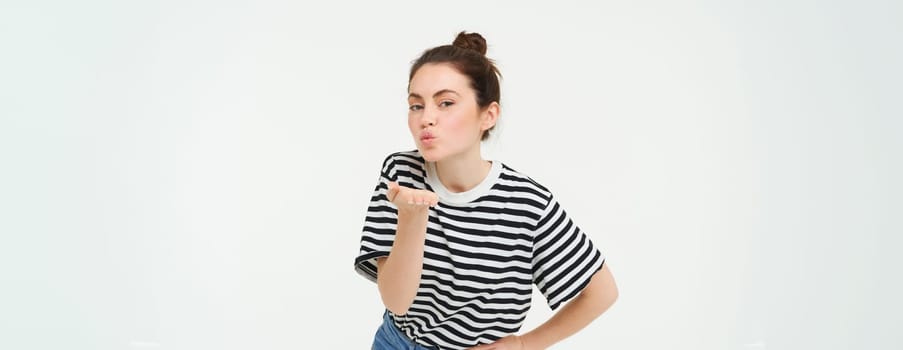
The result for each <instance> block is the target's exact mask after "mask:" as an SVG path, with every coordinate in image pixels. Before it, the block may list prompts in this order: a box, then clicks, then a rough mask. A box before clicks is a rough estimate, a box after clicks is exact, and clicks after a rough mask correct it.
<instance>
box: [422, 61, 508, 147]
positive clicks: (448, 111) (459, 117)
mask: <svg viewBox="0 0 903 350" xmlns="http://www.w3.org/2000/svg"><path fill="white" fill-rule="evenodd" d="M497 116H498V104H497V103H495V102H493V103H492V104H491V105H490V106H489V107H487V108H480V107H479V106H478V105H477V98H476V91H474V90H473V88H471V87H470V79H469V78H468V77H467V76H466V75H464V74H461V73H459V72H458V71H457V70H455V69H454V68H453V67H452V66H450V65H448V64H441V63H440V64H434V63H429V64H425V65H423V66H421V67H420V69H418V70H417V72H416V73H414V77H413V78H412V79H411V82H410V84H409V88H408V128H410V130H411V135H412V136H413V137H414V142H415V143H416V144H417V149H419V150H420V154H421V155H422V156H423V158H424V159H426V160H427V161H431V162H432V161H438V160H440V159H443V158H446V157H449V156H455V155H460V154H464V153H467V152H469V151H473V150H474V149H475V148H476V150H477V151H478V150H479V148H478V146H479V144H480V136H481V135H482V132H483V131H484V130H487V129H489V128H491V127H492V126H493V125H495V121H496V118H497Z"/></svg>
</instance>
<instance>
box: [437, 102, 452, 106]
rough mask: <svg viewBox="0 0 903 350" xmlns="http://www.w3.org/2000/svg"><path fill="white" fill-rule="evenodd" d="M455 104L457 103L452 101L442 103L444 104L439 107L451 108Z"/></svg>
mask: <svg viewBox="0 0 903 350" xmlns="http://www.w3.org/2000/svg"><path fill="white" fill-rule="evenodd" d="M453 104H455V103H454V102H452V101H442V102H439V107H449V106H451V105H453Z"/></svg>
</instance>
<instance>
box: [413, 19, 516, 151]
mask: <svg viewBox="0 0 903 350" xmlns="http://www.w3.org/2000/svg"><path fill="white" fill-rule="evenodd" d="M427 63H448V64H450V65H451V66H452V67H454V68H455V70H457V71H458V72H459V73H461V74H464V75H466V76H467V77H468V78H470V87H471V88H473V89H474V91H476V95H477V105H478V106H480V108H485V107H487V106H489V104H491V103H492V102H495V103H501V101H500V100H501V91H500V88H499V78H501V76H502V75H501V73H499V70H498V68H496V67H495V62H493V61H492V60H490V59H489V58H487V57H486V39H483V36H482V35H480V34H479V33H465V32H463V31H462V32H460V33H458V36H457V37H455V41H454V42H452V44H451V45H442V46H437V47H434V48H432V49H429V50H426V51H424V52H423V54H422V55H420V58H418V59H417V60H416V61H414V64H413V65H412V66H411V75H410V76H409V77H408V85H409V86H410V82H411V79H413V78H414V73H417V70H418V69H420V67H422V66H423V65H424V64H427ZM494 128H495V126H493V127H492V128H489V130H486V131H485V132H484V133H483V135H482V136H481V138H480V139H481V140H486V138H488V137H489V131H491V130H492V129H494Z"/></svg>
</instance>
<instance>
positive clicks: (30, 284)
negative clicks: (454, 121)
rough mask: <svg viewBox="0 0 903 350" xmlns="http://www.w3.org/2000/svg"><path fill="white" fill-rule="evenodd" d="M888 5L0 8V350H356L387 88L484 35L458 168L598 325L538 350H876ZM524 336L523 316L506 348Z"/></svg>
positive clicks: (895, 67)
mask: <svg viewBox="0 0 903 350" xmlns="http://www.w3.org/2000/svg"><path fill="white" fill-rule="evenodd" d="M901 23H903V5H901V3H900V2H897V1H868V2H864V1H858V2H854V1H820V2H814V1H700V2H682V3H677V2H674V1H621V2H610V1H606V2H596V3H595V4H593V5H578V4H575V3H572V2H569V1H555V2H554V4H543V5H535V6H528V5H526V4H521V3H515V2H513V1H512V2H505V3H496V2H492V3H490V2H482V1H479V2H468V1H454V2H448V3H441V4H440V3H432V2H408V3H400V2H399V3H396V4H392V5H389V4H384V3H381V2H363V1H361V2H354V3H349V2H338V1H337V2H330V3H322V4H302V3H301V2H297V1H282V2H272V1H269V2H262V1H165V2H163V1H161V2H122V1H69V2H59V3H52V2H46V1H8V0H7V1H3V2H2V4H0V50H2V51H0V118H2V119H0V167H2V171H0V348H3V349H167V350H175V349H366V348H369V345H370V341H371V340H372V336H373V333H374V331H375V329H376V327H377V325H378V324H379V322H380V315H381V311H382V304H381V302H380V300H379V296H378V292H377V290H376V288H375V285H373V284H372V283H370V282H368V281H366V280H365V279H363V278H362V277H360V276H358V275H357V274H356V273H354V272H353V268H352V262H353V258H354V256H355V255H356V254H357V250H358V243H359V239H360V229H361V227H362V225H363V218H364V212H365V210H366V207H367V204H368V200H369V197H370V195H371V191H372V189H373V186H374V185H375V184H376V179H377V176H378V174H379V167H380V165H381V162H382V160H383V158H384V157H385V156H386V155H387V154H389V153H391V152H394V151H398V150H410V149H413V148H414V143H413V141H412V138H411V136H410V135H409V133H408V130H407V124H406V102H405V96H406V94H405V87H406V83H407V74H408V69H409V67H410V63H411V61H412V60H414V59H415V58H417V56H419V54H420V53H421V52H422V51H423V50H425V49H427V48H429V47H432V46H436V45H441V44H448V43H450V42H451V41H452V39H453V38H454V35H455V34H456V33H457V32H458V31H460V30H468V31H477V32H480V33H482V34H483V35H484V36H485V37H486V38H487V40H488V42H489V53H488V55H489V56H490V57H491V58H494V59H495V60H496V62H497V63H498V65H499V67H500V69H501V72H502V74H503V76H504V80H503V86H502V88H503V89H502V121H501V125H500V126H499V130H498V131H499V132H498V133H497V136H498V137H497V138H494V139H493V140H492V141H491V142H489V143H487V144H486V145H485V148H484V155H485V156H486V157H487V158H492V159H499V160H502V161H503V162H505V163H506V164H508V165H509V166H511V167H513V168H515V169H517V170H519V171H522V172H524V173H526V174H528V175H530V176H531V177H533V178H534V179H536V180H537V181H539V182H540V183H543V184H544V185H546V186H548V187H549V188H550V189H551V190H552V191H553V192H555V193H556V195H557V196H558V198H559V200H560V201H561V202H562V204H563V205H564V206H565V208H566V209H567V210H568V211H569V213H570V214H571V215H572V216H573V218H574V220H575V222H576V223H577V224H578V225H579V226H581V228H582V229H583V230H584V231H585V232H587V233H588V234H589V235H590V236H591V238H592V239H593V240H594V241H595V242H596V243H597V245H598V246H599V247H600V248H601V249H602V251H603V253H604V254H605V255H606V256H607V258H608V260H607V263H608V264H609V265H608V266H610V268H611V269H612V272H613V274H614V276H615V278H616V280H617V283H618V286H619V288H620V293H621V295H620V299H619V300H618V302H617V303H616V304H615V305H614V306H613V307H612V308H611V309H610V310H609V312H607V313H606V314H604V315H603V316H602V317H601V318H599V319H598V320H597V321H596V322H595V323H593V324H592V325H590V326H589V327H588V328H586V329H585V330H584V331H583V332H581V333H578V334H577V335H575V336H573V337H571V338H569V339H567V340H566V341H564V342H562V343H560V344H559V345H558V346H556V347H555V348H557V349H687V350H689V349H793V350H795V349H899V348H901V347H903V335H901V334H903V333H900V332H899V331H900V325H901V324H903V316H901V314H903V303H901V301H900V299H899V298H900V295H903V283H901V276H903V273H901V271H900V270H901V266H903V258H901V257H900V255H898V254H897V253H898V251H900V249H901V248H903V247H901V237H900V234H901V232H903V224H901V213H903V201H901V196H903V191H901V185H900V182H899V179H900V178H901V177H903V171H901V170H903V164H901V158H903V157H901V152H900V151H901V149H903V142H901V140H900V136H901V133H903V122H901V116H903V113H901V112H903V108H901V96H903V88H901V81H903V69H901V63H900V62H903V45H901V43H903V39H901V37H903V25H901ZM549 315H550V311H549V310H548V307H547V306H546V304H545V301H544V300H543V299H542V298H541V296H540V295H538V294H537V295H536V296H535V298H534V308H533V309H532V310H531V314H530V317H529V318H528V320H527V323H526V325H525V329H531V328H532V327H534V326H536V325H538V324H539V323H540V322H542V321H543V320H544V319H546V318H547V317H548V316H549Z"/></svg>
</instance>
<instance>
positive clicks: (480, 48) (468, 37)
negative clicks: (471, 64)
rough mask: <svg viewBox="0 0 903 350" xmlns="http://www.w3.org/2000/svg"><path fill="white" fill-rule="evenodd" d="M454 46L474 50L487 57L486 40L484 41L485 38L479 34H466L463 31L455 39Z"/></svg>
mask: <svg viewBox="0 0 903 350" xmlns="http://www.w3.org/2000/svg"><path fill="white" fill-rule="evenodd" d="M452 46H455V47H460V48H462V49H467V50H474V51H476V52H479V53H480V54H481V55H486V39H483V36H482V35H480V34H479V33H465V32H463V31H462V32H460V33H458V36H457V37H455V41H454V42H452Z"/></svg>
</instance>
